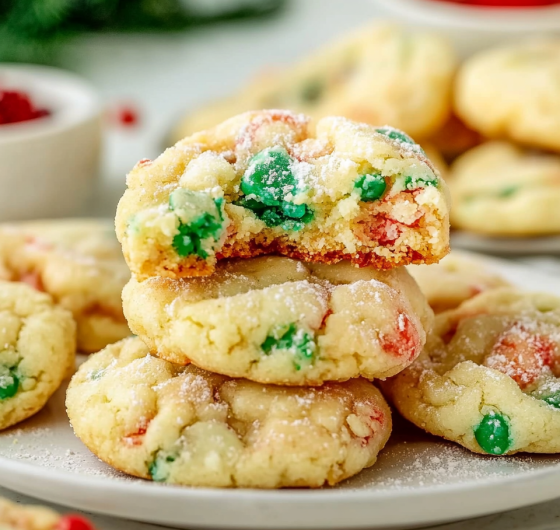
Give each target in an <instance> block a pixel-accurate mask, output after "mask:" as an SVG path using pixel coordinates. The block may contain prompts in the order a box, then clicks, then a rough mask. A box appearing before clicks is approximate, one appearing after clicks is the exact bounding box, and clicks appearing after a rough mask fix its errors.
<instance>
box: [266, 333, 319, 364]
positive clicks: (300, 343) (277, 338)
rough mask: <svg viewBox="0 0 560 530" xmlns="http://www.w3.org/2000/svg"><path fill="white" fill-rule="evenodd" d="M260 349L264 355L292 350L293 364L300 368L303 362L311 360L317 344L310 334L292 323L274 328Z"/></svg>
mask: <svg viewBox="0 0 560 530" xmlns="http://www.w3.org/2000/svg"><path fill="white" fill-rule="evenodd" d="M261 349H262V351H263V352H264V353H265V355H271V354H273V353H274V352H275V351H282V350H288V351H291V352H293V353H294V355H295V357H296V359H295V361H294V365H295V367H296V369H297V370H300V369H301V366H302V363H303V362H307V363H309V362H311V361H312V360H313V357H314V355H315V351H316V350H317V345H316V344H315V341H314V339H313V336H312V335H310V334H309V333H307V332H306V331H304V330H302V329H298V327H297V326H296V324H294V323H292V324H289V325H288V326H278V327H276V328H274V329H273V330H272V332H271V334H270V335H268V336H267V337H266V339H265V341H264V342H263V343H262V344H261Z"/></svg>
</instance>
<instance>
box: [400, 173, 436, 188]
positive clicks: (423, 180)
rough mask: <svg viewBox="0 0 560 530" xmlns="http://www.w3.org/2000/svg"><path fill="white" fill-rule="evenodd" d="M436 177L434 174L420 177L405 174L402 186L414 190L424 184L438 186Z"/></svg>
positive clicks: (423, 186)
mask: <svg viewBox="0 0 560 530" xmlns="http://www.w3.org/2000/svg"><path fill="white" fill-rule="evenodd" d="M438 184H439V183H438V179H437V177H436V176H435V175H426V176H422V177H413V176H410V175H408V176H406V177H405V178H404V187H405V189H407V190H415V189H418V188H425V187H426V186H434V187H435V188H437V187H438Z"/></svg>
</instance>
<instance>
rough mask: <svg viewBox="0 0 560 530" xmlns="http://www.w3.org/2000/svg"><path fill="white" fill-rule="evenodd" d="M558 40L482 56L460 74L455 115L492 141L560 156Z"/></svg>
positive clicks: (559, 60)
mask: <svg viewBox="0 0 560 530" xmlns="http://www.w3.org/2000/svg"><path fill="white" fill-rule="evenodd" d="M559 77H560V39H548V40H544V39H543V40H539V41H528V42H521V43H516V44H511V45H507V46H504V47H501V48H496V49H492V50H488V51H483V52H480V53H479V54H477V55H475V56H474V57H472V58H471V59H469V60H467V61H466V62H465V64H464V65H463V67H462V68H461V69H460V70H459V73H458V76H457V80H456V87H455V110H456V112H457V114H458V115H459V116H460V117H461V118H463V119H464V120H465V122H466V123H467V124H468V125H470V126H471V127H472V128H473V129H476V130H477V131H479V132H481V133H482V134H484V135H485V136H489V137H497V138H500V137H505V138H509V139H511V140H515V141H517V142H520V143H523V144H527V145H532V146H536V147H542V148H545V149H553V150H556V151H560V85H559V84H558V78H559Z"/></svg>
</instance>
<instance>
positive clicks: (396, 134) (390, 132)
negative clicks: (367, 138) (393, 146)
mask: <svg viewBox="0 0 560 530" xmlns="http://www.w3.org/2000/svg"><path fill="white" fill-rule="evenodd" d="M375 130H376V131H377V132H378V133H379V134H382V135H383V136H386V137H387V138H390V139H391V140H396V141H397V142H402V143H403V144H410V145H418V144H417V143H416V142H415V141H414V140H413V139H412V138H411V137H410V136H408V134H405V133H403V132H402V131H399V130H398V129H393V128H392V127H380V128H379V129H375Z"/></svg>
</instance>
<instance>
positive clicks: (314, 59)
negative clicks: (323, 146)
mask: <svg viewBox="0 0 560 530" xmlns="http://www.w3.org/2000/svg"><path fill="white" fill-rule="evenodd" d="M456 65H457V58H456V56H455V53H454V51H453V49H452V47H451V46H450V44H449V43H448V42H447V41H446V40H445V39H444V38H442V37H440V36H438V35H434V34H432V33H428V32H412V31H410V28H403V27H399V26H395V25H392V24H386V23H383V24H379V23H375V24H371V25H368V26H367V27H364V28H363V29H362V30H360V31H353V32H352V33H351V34H350V35H347V36H345V37H343V38H342V39H339V40H337V41H335V42H333V43H331V44H329V45H327V46H325V47H324V48H321V49H319V50H317V51H316V52H315V53H313V54H311V55H310V56H309V57H306V58H304V59H303V60H302V61H300V62H298V63H297V64H295V65H291V66H287V67H285V68H284V69H277V70H274V71H271V70H268V71H266V72H263V74H262V75H260V76H258V77H257V78H256V79H255V80H254V81H252V82H250V83H249V84H248V85H246V86H245V87H244V88H243V89H242V90H241V92H239V93H238V94H236V95H234V96H232V97H230V98H227V99H224V100H220V101H213V102H210V103H209V104H208V105H206V106H203V107H202V108H197V109H196V110H194V111H192V112H190V113H189V114H187V115H186V116H185V118H184V119H183V120H182V121H181V122H180V123H179V125H178V126H177V128H176V130H175V131H174V133H173V142H175V141H177V140H180V139H181V138H183V137H185V136H189V135H191V134H193V133H195V132H197V131H201V130H204V129H208V128H210V127H214V126H216V125H218V124H219V123H220V122H222V121H224V120H226V119H228V118H229V117H231V116H234V115H235V114H239V113H241V112H245V111H249V110H260V109H270V108H275V109H290V110H295V111H297V112H303V113H305V114H308V115H309V116H311V117H313V119H317V120H318V119H321V118H324V117H325V116H346V117H347V118H350V119H353V120H356V121H361V122H366V123H371V124H374V125H375V124H386V123H388V124H391V125H393V126H395V127H398V128H399V129H402V130H404V131H406V132H407V133H408V134H410V135H412V136H413V137H415V138H416V137H418V138H423V139H424V138H426V137H428V136H430V135H431V134H433V133H435V132H436V131H437V130H438V129H439V128H440V127H441V126H442V125H443V124H444V122H445V120H446V119H447V117H448V116H449V112H450V108H451V87H452V80H453V75H454V72H455V68H456Z"/></svg>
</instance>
